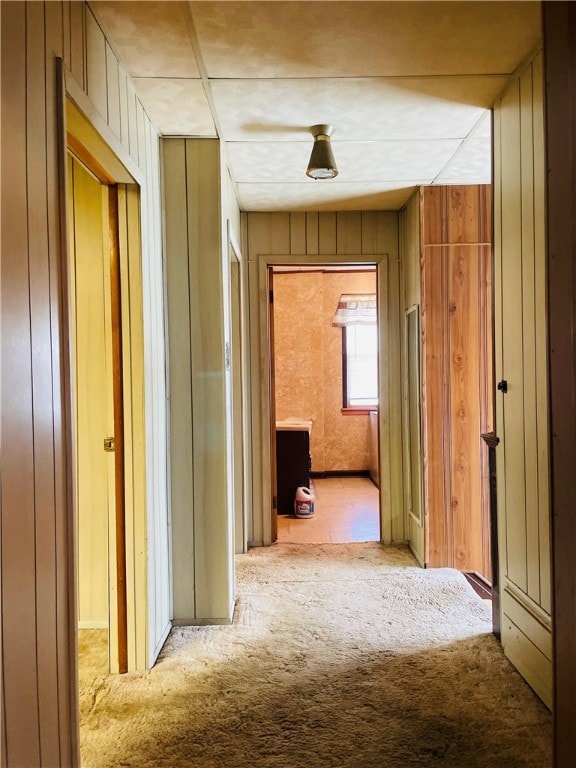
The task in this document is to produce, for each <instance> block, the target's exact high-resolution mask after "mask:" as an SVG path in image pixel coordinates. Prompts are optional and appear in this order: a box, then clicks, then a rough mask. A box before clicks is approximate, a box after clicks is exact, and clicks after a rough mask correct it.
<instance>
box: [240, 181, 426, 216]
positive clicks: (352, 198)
mask: <svg viewBox="0 0 576 768" xmlns="http://www.w3.org/2000/svg"><path fill="white" fill-rule="evenodd" d="M421 183H424V182H422V180H418V181H414V182H413V183H412V184H410V185H409V184H407V183H404V184H403V185H402V186H398V185H393V186H392V188H390V187H388V186H386V185H385V184H381V183H378V182H376V183H375V182H372V183H369V182H363V183H359V184H337V183H336V180H334V181H315V182H311V183H310V184H308V183H303V184H239V185H238V193H239V198H240V205H241V207H242V209H243V210H245V211H394V210H398V209H400V208H402V206H403V205H404V204H405V203H406V201H407V200H408V198H409V197H410V195H411V194H412V192H413V191H414V187H415V186H416V185H418V184H421Z"/></svg>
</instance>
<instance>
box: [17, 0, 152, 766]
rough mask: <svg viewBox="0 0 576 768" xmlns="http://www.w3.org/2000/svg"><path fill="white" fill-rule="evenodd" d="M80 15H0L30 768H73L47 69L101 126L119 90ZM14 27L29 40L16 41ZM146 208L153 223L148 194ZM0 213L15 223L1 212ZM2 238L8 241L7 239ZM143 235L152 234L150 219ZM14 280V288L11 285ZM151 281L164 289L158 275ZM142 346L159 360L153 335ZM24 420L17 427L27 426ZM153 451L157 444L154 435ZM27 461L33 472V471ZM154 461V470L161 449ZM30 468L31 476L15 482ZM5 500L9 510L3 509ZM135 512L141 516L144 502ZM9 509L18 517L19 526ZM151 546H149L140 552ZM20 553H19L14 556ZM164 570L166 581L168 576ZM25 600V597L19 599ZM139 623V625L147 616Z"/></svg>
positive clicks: (22, 717)
mask: <svg viewBox="0 0 576 768" xmlns="http://www.w3.org/2000/svg"><path fill="white" fill-rule="evenodd" d="M85 12H86V5H85V4H84V3H80V2H74V1H73V0H72V2H68V0H66V2H64V3H61V2H50V3H46V4H43V3H28V4H19V3H11V4H2V36H3V43H2V75H3V87H2V100H3V112H4V114H5V115H7V114H8V113H10V124H11V126H12V125H13V126H14V127H15V129H16V126H18V125H19V124H20V125H21V128H20V129H19V130H15V133H14V134H12V135H11V136H10V137H8V136H6V135H5V134H3V137H2V141H3V152H5V153H6V154H5V156H6V157H8V156H9V157H10V158H11V160H10V161H9V162H8V161H7V162H5V163H4V169H8V171H9V176H10V178H9V185H10V192H9V195H8V196H6V187H5V186H4V189H3V198H2V205H3V213H4V214H5V215H6V212H7V211H8V214H9V217H8V218H6V219H5V220H4V222H3V231H2V238H3V248H2V250H3V283H2V284H3V290H4V294H5V295H4V297H3V302H2V306H3V312H6V311H7V312H8V313H9V316H10V318H11V339H12V342H11V345H10V347H9V350H12V352H14V355H15V358H14V364H12V360H11V359H10V355H9V354H8V353H7V352H6V351H5V352H4V354H3V357H4V360H5V361H6V363H7V365H9V368H8V370H7V369H3V376H4V382H3V383H4V386H3V394H4V395H5V397H4V401H3V402H4V404H5V406H6V407H8V411H6V410H5V411H4V412H5V413H6V412H8V413H9V414H11V419H12V420H13V419H15V418H16V417H18V421H19V423H18V425H17V430H15V431H14V439H13V440H11V446H12V445H13V447H14V453H13V454H12V455H13V456H15V457H16V458H17V462H16V465H17V467H18V473H17V488H16V487H15V492H16V491H17V499H16V497H13V496H11V491H10V487H11V486H10V471H9V470H10V467H11V466H12V464H11V459H10V458H9V457H8V452H6V453H5V455H4V477H3V515H4V521H3V542H4V550H3V570H4V580H3V584H4V591H3V606H4V608H3V612H4V620H5V621H6V620H7V619H8V621H9V624H10V626H11V627H12V630H11V632H12V634H11V633H10V631H9V632H8V633H6V631H5V637H4V646H3V669H4V685H5V700H4V704H5V719H4V720H3V725H4V726H5V727H4V731H3V734H4V737H5V746H6V749H5V758H6V761H7V762H8V764H11V765H19V766H28V765H30V766H32V765H33V766H34V767H35V768H36V767H37V766H40V765H56V764H58V765H75V764H77V757H76V742H77V731H76V706H75V697H76V674H75V651H74V640H73V638H74V634H73V614H74V605H73V599H72V596H71V595H70V586H71V584H70V570H71V565H70V560H69V557H71V553H72V550H71V546H72V539H71V521H70V505H69V501H70V499H69V496H68V487H69V482H70V475H69V473H70V471H71V470H70V467H69V465H68V464H67V455H66V433H64V432H63V424H64V420H65V411H66V405H65V402H64V401H63V399H62V397H63V392H65V391H66V389H67V387H68V381H67V364H66V355H67V348H66V333H65V330H64V329H65V319H64V318H63V309H64V306H65V305H63V303H62V295H63V294H62V286H63V285H65V281H66V277H65V274H64V272H63V266H64V264H63V262H62V247H61V242H60V238H61V224H62V217H61V209H60V199H61V188H62V186H63V184H64V182H63V180H62V178H61V173H60V168H59V162H60V160H59V148H58V141H59V133H58V130H59V125H58V120H57V108H58V105H59V103H60V101H61V99H60V97H59V94H58V89H57V85H58V81H57V71H56V60H55V57H63V58H64V61H65V64H66V66H67V67H68V68H69V69H70V70H71V71H72V74H73V77H74V78H75V79H76V81H77V82H78V83H79V84H80V86H81V87H85V86H86V80H87V75H86V62H87V61H88V60H89V61H90V86H89V88H90V96H91V98H92V99H93V101H94V102H96V107H97V109H98V110H99V111H100V112H101V113H102V115H103V117H104V118H106V119H108V109H107V105H108V98H109V97H110V99H111V103H113V102H114V101H115V100H119V97H118V94H117V93H114V91H115V90H117V86H116V85H115V83H114V77H113V74H114V72H113V69H112V79H111V80H110V79H109V80H108V81H107V77H106V73H107V65H106V54H105V42H104V39H103V36H102V33H101V32H100V30H99V29H98V27H97V25H96V23H95V21H94V19H93V17H92V15H91V13H90V11H89V10H88V16H89V20H90V22H89V23H90V32H89V33H88V34H87V32H86V28H85ZM25 16H27V26H26V27H24V19H25ZM25 29H26V30H27V39H24V30H25ZM6 33H8V34H6ZM87 37H89V40H88V48H87V46H86V38H87ZM103 52H104V55H102V54H103ZM114 62H115V60H114V57H113V56H112V55H111V53H110V52H109V53H108V63H109V64H110V65H111V66H112V68H113V67H114ZM26 75H27V79H26ZM6 78H8V79H6ZM25 117H26V119H25ZM111 124H112V130H114V131H116V132H118V131H119V130H121V127H120V126H119V125H118V120H117V119H116V118H115V117H114V114H112V113H111ZM151 152H152V146H151ZM145 176H146V177H147V178H149V179H150V178H151V180H152V181H154V178H155V179H157V178H158V163H157V156H155V157H154V158H153V162H152V163H149V164H148V166H147V167H146V168H145ZM2 178H3V184H4V185H5V184H6V183H7V180H8V177H6V176H5V174H4V173H3V177H2ZM155 198H156V203H155V208H156V216H155V219H156V220H157V217H158V212H159V203H158V192H157V186H156V192H155ZM11 205H12V206H13V207H14V211H12V210H10V206H11ZM6 206H8V208H7V207H6ZM6 222H8V223H6ZM12 226H14V227H16V228H17V229H15V230H14V231H12ZM144 226H145V227H148V226H149V224H148V221H147V220H146V221H144ZM154 227H155V229H154V233H155V238H156V240H155V242H150V245H149V250H148V252H147V254H146V256H145V260H146V261H147V262H149V261H150V257H151V255H152V251H154V252H155V254H156V260H155V263H156V264H158V258H157V257H158V256H159V253H160V251H159V232H158V227H157V225H156V224H155V223H154ZM27 230H28V234H27ZM15 233H17V234H16V236H15ZM19 238H21V242H20V243H19ZM11 253H12V254H14V257H15V258H16V256H17V259H16V261H14V263H12V262H11V261H10V254H11ZM13 268H15V269H13ZM6 270H8V272H6ZM8 275H9V277H8ZM19 275H20V276H21V277H22V278H23V279H22V280H21V281H20V282H19ZM24 278H25V279H24ZM154 279H155V280H156V281H157V283H158V286H159V289H160V290H161V280H158V275H156V276H155V278H154ZM12 303H13V305H12ZM155 311H156V315H157V317H156V318H155V319H154V320H153V323H154V322H155V323H156V326H158V325H159V328H160V331H161V329H162V317H161V315H162V307H161V305H158V302H156V305H155ZM158 315H159V316H160V317H159V320H158ZM6 327H7V326H6V325H5V328H6ZM153 346H154V348H155V349H161V347H162V338H161V334H160V335H159V336H158V337H157V339H156V341H155V343H154V345H153ZM16 352H17V353H16ZM158 359H159V358H158V354H157V353H156V359H155V361H154V365H156V366H157V367H158V366H159V363H158ZM162 368H163V366H162ZM62 374H64V379H62ZM151 377H152V378H154V377H155V378H156V381H157V382H159V384H160V388H157V389H156V390H155V395H156V402H157V405H153V407H152V409H153V410H154V411H155V420H154V424H155V429H156V431H157V434H158V435H161V422H162V412H163V400H164V398H163V394H162V386H161V385H162V382H163V370H158V371H157V372H154V371H152V373H151V372H150V371H148V372H147V379H148V380H150V378H151ZM6 398H8V400H7V399H6ZM20 400H22V401H26V402H28V409H27V408H26V406H25V405H22V407H21V403H20V402H19V401H20ZM8 401H9V402H8ZM6 404H8V405H6ZM148 407H150V406H148ZM27 413H28V415H29V416H30V421H29V423H28V427H29V428H28V429H26V426H25V423H24V422H25V421H26V414H27ZM3 423H4V424H7V425H9V424H10V423H11V421H10V419H8V420H7V419H5V418H4V417H3ZM141 443H142V444H143V443H144V441H143V439H141ZM150 443H151V444H156V443H157V441H156V440H155V439H154V437H151V439H150ZM25 457H29V458H30V460H31V462H33V463H32V464H31V465H30V466H28V465H27V463H26V460H25ZM151 463H152V464H155V465H156V466H160V465H161V464H162V449H161V448H160V449H157V451H156V452H155V454H154V456H153V458H152V462H151ZM16 465H15V466H16ZM28 468H29V469H30V472H31V475H30V477H29V478H28V480H26V472H27V470H28ZM14 477H15V478H16V475H14ZM15 482H16V481H15ZM26 494H28V497H27V496H26ZM13 501H15V502H16V503H15V504H12V502H13ZM141 501H143V504H142V506H141V508H142V509H144V508H145V504H146V502H145V499H144V500H141ZM159 507H162V498H161V494H160V495H159V497H158V498H157V499H155V508H154V509H155V510H158V508H159ZM15 509H18V515H17V516H15V515H14V510H15ZM9 520H13V521H14V522H13V525H14V526H16V520H17V527H18V529H17V530H16V529H14V531H13V533H14V536H15V540H14V542H12V541H11V538H10V533H11V531H12V523H11V522H8V521H9ZM153 538H154V537H153V536H150V537H149V542H151V541H152V539H153ZM143 542H144V546H143ZM7 547H8V549H7ZM19 547H24V549H25V552H24V551H22V550H21V549H19ZM138 547H139V549H140V559H139V564H140V567H141V563H142V559H144V563H145V560H146V550H145V538H144V539H142V537H140V540H139V542H138ZM13 557H16V558H17V560H14V559H13ZM164 558H165V555H164ZM21 569H23V570H22V574H21V573H20V571H21ZM165 571H166V574H165V575H166V576H167V567H165ZM12 573H13V574H16V573H18V574H19V577H18V579H15V580H14V584H11V582H10V574H12ZM159 575H160V574H157V573H156V574H155V576H159ZM164 581H165V579H164ZM28 588H30V590H31V591H30V594H26V590H27V589H28ZM163 600H164V601H165V598H164V597H163ZM143 613H144V615H145V613H146V606H144V611H143ZM166 621H167V618H166ZM5 626H6V624H5ZM16 639H17V642H16ZM145 642H146V638H144V643H145ZM7 670H10V671H9V672H7ZM12 670H14V673H12ZM16 671H18V677H17V678H16V677H15V676H14V675H15V674H16Z"/></svg>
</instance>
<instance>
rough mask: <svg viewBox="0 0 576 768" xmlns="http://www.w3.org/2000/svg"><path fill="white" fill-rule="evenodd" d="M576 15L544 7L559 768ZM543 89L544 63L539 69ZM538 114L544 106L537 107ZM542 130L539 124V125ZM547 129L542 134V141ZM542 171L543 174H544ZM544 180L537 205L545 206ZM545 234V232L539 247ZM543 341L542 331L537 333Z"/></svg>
mask: <svg viewBox="0 0 576 768" xmlns="http://www.w3.org/2000/svg"><path fill="white" fill-rule="evenodd" d="M575 11H576V8H575V7H574V5H573V4H572V3H568V2H561V3H549V4H548V3H545V4H544V9H543V12H544V45H545V60H544V64H545V67H544V69H545V72H546V83H545V96H546V98H545V117H546V129H547V134H548V145H547V151H546V161H547V169H548V171H549V174H548V177H547V182H548V184H547V188H546V202H547V250H548V255H547V262H546V263H547V268H548V280H549V289H548V298H549V307H548V318H549V345H550V353H551V354H550V401H549V402H550V422H549V424H550V434H551V442H550V453H551V460H552V470H551V491H552V536H553V547H554V582H553V584H554V601H553V605H554V608H553V611H554V614H553V620H554V709H555V713H556V716H555V723H554V747H555V761H556V766H557V768H569V766H570V765H571V764H572V763H573V762H574V755H575V754H576V729H575V728H574V704H573V702H574V699H575V697H576V658H575V653H574V637H575V635H576V607H575V605H574V594H575V593H576V574H575V570H574V550H575V547H576V519H575V516H574V498H575V490H576V489H575V473H574V456H575V455H576V396H575V389H576V384H575V382H576V349H575V343H574V334H573V333H572V334H570V333H567V329H568V328H572V329H574V327H576V270H575V265H574V247H575V243H576V229H575V222H576V147H575V138H574V137H575V136H576V127H575V126H576V96H575V93H574V83H575V82H576V42H575V39H574V30H575V29H576V12H575ZM534 69H535V74H536V72H538V81H539V82H540V81H541V80H540V78H541V69H540V61H538V60H536V61H535V62H534ZM538 108H540V102H539V101H538ZM538 122H539V123H540V121H538ZM540 130H541V126H540V125H539V126H538V136H540ZM539 170H540V168H539ZM542 181H543V179H542V180H541V179H540V178H539V179H538V192H537V194H538V199H539V200H541V199H542V198H541V192H542V187H541V182H542ZM541 231H542V230H541V229H540V228H539V229H538V235H539V239H538V242H539V243H540V242H541V241H540V235H541ZM538 333H539V334H540V328H539V329H538Z"/></svg>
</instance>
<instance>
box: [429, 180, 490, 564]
mask: <svg viewBox="0 0 576 768" xmlns="http://www.w3.org/2000/svg"><path fill="white" fill-rule="evenodd" d="M491 205H492V195H491V188H490V187H489V186H487V185H484V186H450V187H422V188H421V190H420V206H421V232H420V236H421V258H422V345H423V355H422V358H423V360H422V365H423V368H422V390H423V396H422V413H423V451H424V488H425V494H424V498H425V502H424V503H425V514H426V542H427V545H426V562H427V564H428V565H430V566H433V567H434V566H440V567H442V566H451V567H455V568H458V569H460V570H463V571H476V572H478V573H480V574H482V575H484V576H485V577H486V578H487V579H490V578H491V568H490V540H489V506H488V454H487V447H486V446H485V445H484V443H483V441H482V439H481V437H480V435H481V433H483V432H489V431H490V430H491V428H492V398H491V387H492V337H491V317H492V304H491V294H492V283H491V273H492V252H491V239H492V237H491V232H492V217H491Z"/></svg>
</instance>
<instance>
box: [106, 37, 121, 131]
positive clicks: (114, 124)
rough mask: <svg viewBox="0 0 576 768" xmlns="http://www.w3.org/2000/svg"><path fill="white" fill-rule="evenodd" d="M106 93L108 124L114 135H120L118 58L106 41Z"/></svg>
mask: <svg viewBox="0 0 576 768" xmlns="http://www.w3.org/2000/svg"><path fill="white" fill-rule="evenodd" d="M106 93H107V96H108V99H107V104H108V125H109V126H110V128H111V129H112V130H113V131H114V133H115V134H116V136H121V129H120V83H119V76H118V60H117V59H116V56H114V53H113V52H112V49H111V48H110V46H109V45H108V43H106Z"/></svg>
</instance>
